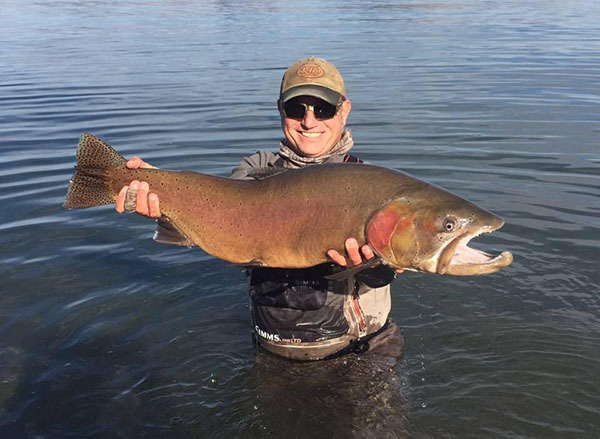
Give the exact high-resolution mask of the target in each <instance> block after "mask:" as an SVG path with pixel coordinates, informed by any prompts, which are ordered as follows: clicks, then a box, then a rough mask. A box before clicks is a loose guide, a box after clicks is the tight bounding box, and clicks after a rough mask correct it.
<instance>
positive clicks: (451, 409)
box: [0, 0, 600, 438]
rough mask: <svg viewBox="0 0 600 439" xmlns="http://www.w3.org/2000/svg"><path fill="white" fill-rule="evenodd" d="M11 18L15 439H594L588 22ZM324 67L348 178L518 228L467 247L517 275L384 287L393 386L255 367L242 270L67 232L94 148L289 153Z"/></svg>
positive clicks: (81, 6) (9, 420) (360, 361)
mask: <svg viewBox="0 0 600 439" xmlns="http://www.w3.org/2000/svg"><path fill="white" fill-rule="evenodd" d="M0 8H1V11H2V13H1V14H0V105H1V106H0V200H2V210H1V212H0V264H1V265H0V266H1V273H0V283H1V286H0V290H1V294H0V436H1V437H3V438H83V437H92V438H115V437H123V438H129V437H136V438H138V437H139V438H141V437H148V438H154V437H161V438H196V437H210V438H237V437H239V438H282V437H285V438H293V437H311V438H312V437H315V438H317V437H319V438H325V437H335V438H349V437H350V438H370V437H373V438H388V437H391V438H488V437H489V438H596V437H599V436H600V396H599V395H600V378H599V377H598V376H599V374H598V371H600V299H599V293H600V292H599V284H600V270H599V269H598V262H599V259H600V258H599V257H598V255H599V251H598V247H599V244H600V221H599V218H600V149H599V147H600V124H599V114H600V112H599V109H600V105H599V104H600V79H599V78H600V76H599V71H600V27H599V26H598V23H600V6H599V3H598V2H596V1H593V0H583V1H570V2H566V1H563V0H539V1H533V0H530V1H516V0H508V1H504V2H496V1H475V0H462V1H461V0H453V1H427V0H423V1H418V2H416V1H410V0H399V1H396V2H392V1H388V2H385V1H381V2H380V1H371V0H362V1H361V0H358V1H354V2H347V1H341V0H338V1H329V2H319V1H305V2H287V1H283V0H274V1H247V0H246V1H240V0H230V1H226V0H224V1H208V0H206V1H185V0H181V1H175V0H171V1H158V0H139V1H133V0H123V1H119V2H115V1H75V0H63V1H58V0H57V1H50V0H49V1H41V0H40V1H29V2H26V1H25V2H24V1H13V0H7V1H2V2H0ZM308 55H318V56H322V57H325V58H327V59H329V60H330V61H333V62H334V63H335V64H336V65H337V66H338V68H339V69H340V70H341V72H342V74H343V75H344V78H345V80H346V84H347V89H348V93H349V97H350V98H351V99H352V102H353V111H352V114H351V115H350V120H349V127H350V128H352V130H353V134H354V137H355V141H356V146H355V152H356V154H358V155H360V156H361V157H362V158H364V159H366V160H368V161H370V162H372V163H373V164H376V165H382V166H387V167H390V168H393V169H398V170H404V171H407V172H409V173H411V174H413V175H416V176H418V177H420V178H422V179H424V180H426V181H430V182H433V183H436V184H439V185H441V186H443V187H445V188H447V189H450V190H452V191H454V192H456V193H458V194H460V195H462V196H464V197H466V198H468V199H470V200H472V201H474V202H475V203H477V204H480V205H481V206H483V207H485V208H488V209H490V210H492V211H493V212H495V213H497V214H499V215H500V216H502V217H503V218H504V219H505V220H506V226H505V227H504V228H503V229H502V230H500V231H498V232H495V233H494V234H493V235H489V236H487V237H485V238H481V239H478V240H477V241H478V242H477V243H476V246H477V247H478V248H481V249H484V250H488V251H492V252H496V251H500V250H510V251H512V252H513V253H514V254H515V262H514V264H513V265H512V266H511V267H509V268H508V269H505V270H504V271H502V272H500V273H496V274H493V275H489V276H481V277H470V278H452V277H445V276H433V275H426V274H416V273H406V274H404V275H402V276H399V278H398V279H397V280H396V281H394V283H393V286H392V289H393V306H392V317H393V318H394V320H395V321H396V322H397V323H398V325H399V326H400V327H401V328H402V331H403V334H404V343H405V346H404V352H403V355H402V357H401V358H398V356H397V355H393V354H392V353H389V354H388V353H386V352H381V353H378V354H375V353H370V354H366V355H361V356H358V357H357V356H350V357H347V358H343V359H340V360H336V361H330V362H318V363H310V364H306V363H293V362H289V361H286V360H282V359H279V358H276V357H273V356H271V355H268V354H265V353H263V352H260V351H257V350H256V348H255V347H254V346H253V344H252V338H251V325H250V321H249V312H248V300H247V297H246V280H245V278H244V275H243V273H242V271H241V270H240V269H239V268H237V267H235V266H231V265H229V264H227V263H224V262H222V261H219V260H216V259H214V258H212V257H210V256H207V255H206V254H205V253H203V252H202V251H201V250H198V249H182V248H175V247H169V246H164V245H161V244H157V243H155V242H153V241H152V239H151V237H152V234H153V229H154V226H153V224H152V223H151V222H150V221H148V220H147V219H144V218H141V217H138V216H136V215H125V216H118V215H116V214H115V213H114V211H113V210H112V208H111V207H108V206H106V207H101V208H96V209H89V210H80V211H66V210H64V209H63V208H62V207H61V203H62V202H63V199H64V196H65V192H66V187H67V183H68V180H69V177H70V175H71V173H72V169H73V165H74V157H75V148H76V145H77V141H78V137H79V134H80V133H81V132H91V133H93V134H96V135H98V136H100V137H101V138H103V139H105V140H106V141H107V142H109V143H111V144H112V145H113V146H115V147H116V148H117V149H118V150H119V151H120V152H121V153H123V154H124V155H126V156H131V155H134V154H136V155H140V156H142V157H143V158H144V159H146V160H147V161H149V162H150V163H152V164H154V165H157V166H159V167H161V168H165V169H178V170H181V169H193V170H195V171H200V172H205V173H210V174H216V175H228V173H229V172H230V169H231V168H232V167H233V166H234V165H235V164H236V163H237V162H238V161H239V160H240V158H241V157H243V156H244V155H248V154H250V153H253V152H254V151H255V150H257V149H275V148H276V147H277V142H278V139H279V138H280V136H281V132H280V128H279V119H278V114H277V111H276V107H275V101H276V99H277V93H278V87H279V81H280V79H281V75H282V74H283V71H284V69H285V68H286V67H287V66H288V65H289V64H291V63H292V62H294V61H295V60H296V59H299V58H302V57H304V56H308ZM365 184H368V182H365ZM332 196H335V194H334V193H332Z"/></svg>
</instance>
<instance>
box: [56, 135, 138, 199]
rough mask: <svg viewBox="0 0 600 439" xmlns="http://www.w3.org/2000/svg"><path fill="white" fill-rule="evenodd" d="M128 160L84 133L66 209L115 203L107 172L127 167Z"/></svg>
mask: <svg viewBox="0 0 600 439" xmlns="http://www.w3.org/2000/svg"><path fill="white" fill-rule="evenodd" d="M126 162H127V160H125V158H124V157H123V156H122V155H121V154H119V153H118V152H117V151H115V150H114V149H113V148H112V147H111V146H109V145H108V144H106V143H104V142H103V141H102V140H100V139H99V138H97V137H96V136H93V135H91V134H87V133H84V134H82V135H81V138H80V139H79V145H77V165H76V166H75V174H74V175H73V177H72V178H71V181H70V184H69V190H68V191H67V199H66V200H65V202H64V204H63V206H64V207H65V208H67V209H84V208H86V207H93V206H100V205H104V204H111V203H114V202H115V199H116V197H117V194H116V193H115V191H114V190H113V189H112V188H111V186H110V179H109V177H108V170H110V169H114V168H118V167H122V166H125V163H126Z"/></svg>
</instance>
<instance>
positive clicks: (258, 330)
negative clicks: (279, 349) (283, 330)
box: [254, 325, 281, 341]
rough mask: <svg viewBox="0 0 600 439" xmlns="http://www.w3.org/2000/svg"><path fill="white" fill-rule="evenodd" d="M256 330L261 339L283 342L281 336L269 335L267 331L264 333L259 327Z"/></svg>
mask: <svg viewBox="0 0 600 439" xmlns="http://www.w3.org/2000/svg"><path fill="white" fill-rule="evenodd" d="M254 330H255V331H256V333H257V334H258V335H259V336H260V337H262V338H264V339H267V340H271V341H281V337H280V336H279V334H269V333H268V332H267V331H263V330H262V329H260V328H259V327H258V325H256V326H255V327H254Z"/></svg>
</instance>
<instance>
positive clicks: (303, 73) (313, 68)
mask: <svg viewBox="0 0 600 439" xmlns="http://www.w3.org/2000/svg"><path fill="white" fill-rule="evenodd" d="M296 74H297V75H298V76H299V77H300V78H320V77H321V76H323V75H324V74H325V71H324V70H323V69H322V68H321V66H320V65H318V64H315V63H306V64H302V65H301V66H300V68H299V69H298V71H297V72H296Z"/></svg>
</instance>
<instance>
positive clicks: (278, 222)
mask: <svg viewBox="0 0 600 439" xmlns="http://www.w3.org/2000/svg"><path fill="white" fill-rule="evenodd" d="M125 163H126V160H125V159H124V158H123V157H122V156H121V155H120V154H118V153H117V152H116V151H115V150H114V149H112V148H111V147H110V146H109V145H107V144H106V143H104V142H103V141H101V140H100V139H98V138H97V137H95V136H93V135H91V134H83V135H82V136H81V139H80V142H79V146H78V150H77V165H76V167H75V174H74V175H73V177H72V180H71V183H70V185H69V190H68V193H67V198H66V201H65V204H64V206H65V207H66V208H69V209H75V208H86V207H92V206H96V205H101V204H110V203H113V202H114V201H115V199H116V196H117V194H118V192H119V191H120V189H121V188H122V187H123V186H125V185H127V184H129V183H130V182H131V181H132V180H134V179H137V180H140V181H142V180H143V181H147V182H148V183H149V185H150V188H151V191H152V192H154V193H156V194H157V195H158V197H159V199H160V203H161V213H162V214H163V216H164V217H166V218H167V219H168V220H169V222H170V223H171V224H172V225H173V226H174V227H175V229H176V230H177V231H178V232H179V234H180V235H181V236H182V240H181V244H185V245H198V246H199V247H201V248H202V249H203V250H204V251H206V252H207V253H209V254H212V255H213V256H216V257H218V258H220V259H224V260H226V261H228V262H231V263H235V264H242V265H260V266H268V267H281V268H304V267H310V266H314V265H317V264H320V263H323V262H326V261H327V260H328V259H327V256H326V253H325V252H326V251H327V250H328V249H336V250H338V251H340V252H343V251H344V241H345V239H346V238H348V237H350V236H352V237H355V238H357V240H358V242H359V244H361V245H362V244H364V243H369V244H370V245H371V246H372V247H373V248H374V250H375V252H376V253H377V255H378V256H380V257H381V258H382V260H383V262H384V263H385V264H387V265H389V266H391V267H394V268H404V269H409V270H415V271H424V272H431V273H439V274H458V275H469V274H484V273H488V272H494V271H497V270H499V269H501V268H503V267H505V266H507V265H509V264H510V262H512V255H510V254H509V253H507V252H505V253H506V254H504V253H503V255H504V256H502V255H501V256H499V257H497V258H496V259H493V258H490V257H488V256H486V255H484V254H483V253H482V252H477V251H475V250H473V249H470V248H467V247H466V242H468V240H469V239H471V238H472V237H474V236H477V235H478V234H480V233H485V232H491V231H493V230H496V229H498V228H500V227H501V226H502V225H503V221H502V220H501V219H500V218H498V217H497V216H495V215H493V214H492V213H490V212H487V211H486V210H484V209H481V208H479V207H478V206H476V205H474V204H472V203H470V202H468V201H466V200H464V199H462V198H460V197H458V196H456V195H454V194H451V193H449V192H447V191H444V190H442V189H440V188H437V187H435V186H433V185H430V184H427V183H425V182H423V181H420V180H418V179H416V178H413V177H411V176H408V175H406V174H403V173H399V172H395V171H392V170H389V169H385V168H380V167H376V166H369V165H364V164H360V165H353V164H343V165H320V166H313V167H308V168H303V169H300V170H291V171H288V172H284V173H281V174H277V175H274V176H272V177H269V178H265V179H264V180H259V181H246V180H233V179H229V178H223V177H216V176H210V175H206V174H200V173H196V172H191V171H184V172H174V171H164V170H158V169H142V168H140V169H128V168H127V167H126V166H125ZM450 223H451V225H453V226H454V228H452V230H448V229H447V228H448V225H449V224H450ZM465 248H467V249H468V250H465ZM458 250H460V252H463V253H465V252H466V253H472V254H471V256H469V257H471V259H473V260H470V261H468V263H460V262H459V263H457V261H460V259H457V258H456V257H455V255H454V253H456V252H458V253H460V252H459V251H458ZM473 252H475V253H473ZM458 253H457V255H458ZM463 257H464V255H463ZM467 259H468V258H467Z"/></svg>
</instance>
